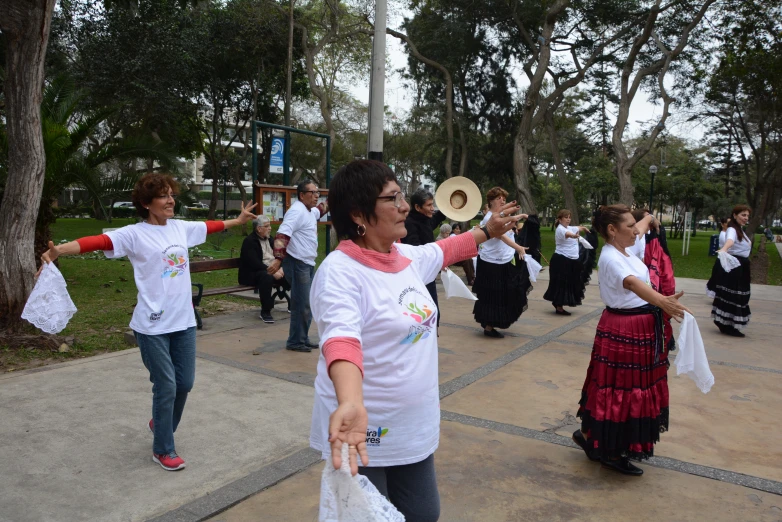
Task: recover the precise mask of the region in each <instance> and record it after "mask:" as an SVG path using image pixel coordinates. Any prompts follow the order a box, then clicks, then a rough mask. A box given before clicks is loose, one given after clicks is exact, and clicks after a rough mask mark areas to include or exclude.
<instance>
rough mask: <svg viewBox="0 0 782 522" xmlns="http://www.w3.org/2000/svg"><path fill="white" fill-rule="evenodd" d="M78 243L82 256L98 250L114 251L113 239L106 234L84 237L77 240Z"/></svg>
mask: <svg viewBox="0 0 782 522" xmlns="http://www.w3.org/2000/svg"><path fill="white" fill-rule="evenodd" d="M76 242H77V243H78V244H79V249H80V251H79V253H80V254H84V253H86V252H94V251H96V250H114V245H113V244H112V242H111V238H110V237H109V236H107V235H106V234H101V235H99V236H87V237H82V238H79V239H77V240H76Z"/></svg>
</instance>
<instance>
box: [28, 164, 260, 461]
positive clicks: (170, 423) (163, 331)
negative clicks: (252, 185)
mask: <svg viewBox="0 0 782 522" xmlns="http://www.w3.org/2000/svg"><path fill="white" fill-rule="evenodd" d="M178 191H179V185H178V184H177V182H176V181H175V180H174V179H173V178H172V177H171V176H168V175H165V174H161V173H150V174H145V175H144V176H143V177H142V178H141V179H140V180H139V181H138V182H137V183H136V186H135V188H134V189H133V195H132V200H133V205H134V206H135V207H136V211H137V213H138V215H139V217H141V219H142V221H141V222H140V223H136V224H134V225H128V226H125V227H122V228H118V229H117V230H112V231H110V232H107V233H105V234H102V235H100V236H91V237H83V238H81V239H77V240H76V241H71V242H70V243H65V244H63V245H56V246H55V245H54V243H52V242H51V241H50V242H49V250H47V251H46V252H44V254H43V255H42V256H41V260H42V261H43V262H44V263H51V262H52V261H54V260H55V259H57V258H58V257H59V256H64V255H77V254H84V253H85V252H93V251H95V250H103V253H104V254H105V255H106V257H109V258H119V257H123V256H127V257H128V259H129V260H130V263H131V265H133V277H134V279H135V281H136V288H137V289H138V303H137V304H136V307H135V308H134V310H133V318H132V319H131V321H130V327H131V328H132V329H133V333H134V334H135V336H136V342H137V343H138V347H139V351H140V352H141V360H142V361H143V362H144V366H146V368H147V370H149V380H150V381H151V382H152V419H151V420H150V421H149V423H148V427H149V430H150V431H152V433H153V434H154V441H153V443H152V460H153V461H154V462H157V463H158V464H160V465H161V466H162V467H163V469H165V470H168V471H176V470H180V469H183V468H184V467H185V461H184V460H182V458H181V457H179V456H178V455H177V453H176V449H175V447H174V432H175V431H176V429H177V426H178V425H179V422H180V420H181V419H182V411H183V410H184V408H185V401H186V400H187V395H188V393H189V392H190V390H191V388H192V387H193V381H194V379H195V354H196V331H195V330H196V320H195V315H194V314H193V302H192V288H191V284H190V268H189V258H188V248H191V247H194V246H196V245H200V244H201V243H203V242H204V241H206V236H207V234H212V233H214V232H220V231H221V230H224V229H225V228H229V227H232V226H235V225H242V224H244V223H246V222H248V221H250V220H251V219H253V218H255V215H254V214H252V213H251V210H253V208H254V207H255V205H251V204H249V203H248V204H247V206H243V207H242V212H241V214H240V215H239V217H238V218H236V219H229V220H227V221H206V222H203V221H200V222H199V221H182V220H179V219H173V218H174V207H175V205H176V198H177V195H178V194H177V192H178ZM145 429H146V428H145Z"/></svg>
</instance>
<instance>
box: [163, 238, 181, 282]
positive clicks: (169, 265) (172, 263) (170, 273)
mask: <svg viewBox="0 0 782 522" xmlns="http://www.w3.org/2000/svg"><path fill="white" fill-rule="evenodd" d="M163 262H164V263H165V268H164V269H163V273H162V274H161V275H160V278H161V279H164V278H166V277H176V276H178V275H181V274H184V273H185V272H186V271H187V249H186V248H184V247H183V246H181V245H171V246H170V247H168V248H166V249H165V250H164V251H163Z"/></svg>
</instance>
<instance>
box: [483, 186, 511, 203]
mask: <svg viewBox="0 0 782 522" xmlns="http://www.w3.org/2000/svg"><path fill="white" fill-rule="evenodd" d="M500 196H502V197H503V198H506V199H507V197H508V191H507V190H505V189H504V188H502V187H492V188H490V189H489V192H487V193H486V202H487V203H491V202H492V201H494V200H495V199H497V198H498V197H500Z"/></svg>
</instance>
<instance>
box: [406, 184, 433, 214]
mask: <svg viewBox="0 0 782 522" xmlns="http://www.w3.org/2000/svg"><path fill="white" fill-rule="evenodd" d="M430 199H434V196H433V195H432V193H431V192H429V191H428V190H426V189H425V188H419V189H418V190H416V191H415V192H413V195H412V196H410V206H411V207H413V208H412V209H413V210H416V208H415V206H416V205H418V206H419V207H423V206H424V205H426V202H427V201H429V200H430Z"/></svg>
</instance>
